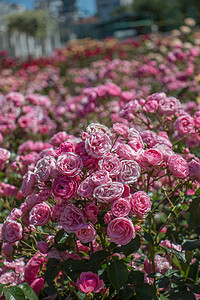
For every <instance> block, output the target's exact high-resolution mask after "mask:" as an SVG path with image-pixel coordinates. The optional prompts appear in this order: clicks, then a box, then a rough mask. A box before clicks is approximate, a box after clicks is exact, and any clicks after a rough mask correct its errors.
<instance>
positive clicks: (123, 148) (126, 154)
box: [116, 143, 138, 160]
mask: <svg viewBox="0 0 200 300" xmlns="http://www.w3.org/2000/svg"><path fill="white" fill-rule="evenodd" d="M116 153H117V154H118V155H119V157H121V158H126V159H129V160H137V159H138V152H136V151H135V150H133V148H132V147H131V146H129V145H127V144H121V143H120V144H118V145H117V147H116Z"/></svg>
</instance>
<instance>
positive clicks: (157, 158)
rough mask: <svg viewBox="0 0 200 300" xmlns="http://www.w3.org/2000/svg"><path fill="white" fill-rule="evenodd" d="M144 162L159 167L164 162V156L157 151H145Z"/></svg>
mask: <svg viewBox="0 0 200 300" xmlns="http://www.w3.org/2000/svg"><path fill="white" fill-rule="evenodd" d="M143 160H145V161H146V162H147V163H149V164H150V165H153V166H156V165H159V164H160V163H161V162H162V160H163V154H162V152H161V151H159V150H157V149H152V148H150V149H147V150H145V151H144V154H143Z"/></svg>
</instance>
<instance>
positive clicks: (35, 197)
mask: <svg viewBox="0 0 200 300" xmlns="http://www.w3.org/2000/svg"><path fill="white" fill-rule="evenodd" d="M50 196H51V190H50V189H43V190H40V191H39V192H38V193H37V194H35V193H32V194H30V195H28V196H27V197H26V203H27V205H28V209H31V208H32V207H33V206H35V205H36V204H39V203H41V202H43V201H47V200H48V199H49V197H50Z"/></svg>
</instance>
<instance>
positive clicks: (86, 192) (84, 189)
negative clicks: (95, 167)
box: [77, 177, 95, 198]
mask: <svg viewBox="0 0 200 300" xmlns="http://www.w3.org/2000/svg"><path fill="white" fill-rule="evenodd" d="M94 188H95V186H94V184H93V182H92V180H91V178H90V177H87V178H86V179H85V180H84V181H82V182H81V183H80V185H79V187H78V190H77V193H78V194H79V195H80V196H81V197H84V198H89V197H91V196H92V194H93V191H94Z"/></svg>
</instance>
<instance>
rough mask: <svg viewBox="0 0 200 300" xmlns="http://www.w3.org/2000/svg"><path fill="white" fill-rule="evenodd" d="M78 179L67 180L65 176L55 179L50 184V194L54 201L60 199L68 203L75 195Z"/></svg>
mask: <svg viewBox="0 0 200 300" xmlns="http://www.w3.org/2000/svg"><path fill="white" fill-rule="evenodd" d="M78 183H79V182H78V179H77V178H76V177H74V178H69V177H67V176H66V175H61V176H59V177H57V178H56V179H55V180H54V181H53V184H52V193H53V196H54V197H55V199H56V200H58V199H62V200H64V201H68V200H69V199H71V198H73V197H75V196H76V194H77V189H78Z"/></svg>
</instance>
